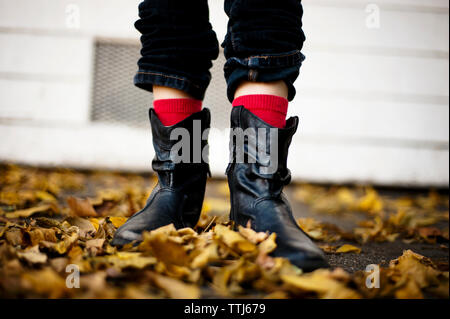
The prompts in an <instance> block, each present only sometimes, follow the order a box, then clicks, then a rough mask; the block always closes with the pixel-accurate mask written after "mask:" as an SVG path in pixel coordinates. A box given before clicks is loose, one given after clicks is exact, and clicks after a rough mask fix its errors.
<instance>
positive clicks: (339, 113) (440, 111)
mask: <svg viewBox="0 0 450 319" xmlns="http://www.w3.org/2000/svg"><path fill="white" fill-rule="evenodd" d="M290 112H291V114H292V115H299V116H300V121H301V129H300V130H301V132H302V133H301V134H302V135H303V134H304V135H307V136H318V137H321V138H323V139H326V138H330V139H336V138H339V139H342V140H345V139H365V138H366V139H376V140H385V141H389V140H397V141H400V140H405V143H406V141H410V142H412V141H418V142H424V143H430V147H431V146H432V145H433V143H435V142H437V143H448V142H449V107H448V106H445V105H433V104H415V103H394V102H371V101H368V100H365V101H364V100H351V99H338V98H329V97H327V98H323V97H322V98H311V97H305V96H304V95H302V94H299V96H298V97H297V98H296V100H295V102H294V104H293V105H292V106H291V108H290ZM419 144H420V143H419Z"/></svg>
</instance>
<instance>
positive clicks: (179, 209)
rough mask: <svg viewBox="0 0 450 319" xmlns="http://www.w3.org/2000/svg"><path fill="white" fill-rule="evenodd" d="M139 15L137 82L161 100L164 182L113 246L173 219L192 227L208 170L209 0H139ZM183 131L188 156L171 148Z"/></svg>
mask: <svg viewBox="0 0 450 319" xmlns="http://www.w3.org/2000/svg"><path fill="white" fill-rule="evenodd" d="M139 17H140V19H139V20H138V21H137V22H136V28H137V29H138V30H139V31H140V32H141V33H142V37H141V41H142V50H141V53H142V57H141V59H140V60H139V62H138V65H139V71H138V72H137V74H136V76H135V84H136V86H137V87H139V88H142V89H145V90H147V91H150V92H153V94H154V98H155V99H154V108H152V109H150V123H151V127H152V135H153V146H154V149H155V157H154V159H153V162H152V167H153V170H154V171H155V172H156V173H157V175H158V184H157V186H156V187H155V189H154V190H153V192H152V194H151V195H150V197H149V199H148V201H147V204H146V205H145V207H144V208H143V209H142V210H141V211H139V212H138V213H136V214H134V215H133V216H132V217H131V218H130V219H129V220H128V221H127V222H126V223H125V224H124V225H123V226H122V227H120V228H119V229H118V230H117V232H116V234H115V237H114V239H113V241H112V244H113V245H125V244H128V243H131V242H133V241H140V240H141V238H142V237H141V235H142V232H143V231H151V230H153V229H156V228H159V227H162V226H166V225H169V224H173V225H174V226H175V227H176V228H184V227H194V226H195V225H196V223H197V221H198V219H199V217H200V212H201V209H202V204H203V198H204V194H205V186H206V179H207V175H208V173H209V165H208V162H207V158H205V157H204V156H202V155H204V152H203V150H204V149H206V148H207V147H208V142H207V141H206V140H204V139H202V136H203V133H204V132H205V131H206V130H207V129H208V128H209V127H210V121H211V119H210V113H209V110H208V109H204V110H202V99H203V97H204V95H205V91H206V88H207V87H208V84H209V82H210V79H211V75H210V72H209V69H210V68H211V66H212V62H211V60H213V59H215V58H216V57H217V56H218V43H217V39H216V36H215V33H214V31H212V28H211V24H210V23H209V12H208V3H207V0H196V1H186V0H145V1H143V2H142V3H141V4H140V5H139ZM180 132H182V133H184V132H187V133H188V135H187V137H188V138H189V143H186V144H185V145H183V148H182V150H181V151H182V154H178V153H177V154H173V153H172V150H173V149H174V147H175V146H176V145H179V144H180V143H181V142H182V141H184V139H183V138H185V137H186V134H181V135H180ZM199 132H200V133H201V134H198V133H199ZM194 133H195V134H194ZM172 135H174V136H176V137H178V138H177V139H175V140H174V139H173V136H172ZM182 139H183V140H182ZM185 148H187V149H185ZM186 151H189V152H186ZM184 152H186V154H187V153H188V155H189V156H188V158H185V157H184V155H185V154H184ZM177 155H180V157H179V158H178V157H177Z"/></svg>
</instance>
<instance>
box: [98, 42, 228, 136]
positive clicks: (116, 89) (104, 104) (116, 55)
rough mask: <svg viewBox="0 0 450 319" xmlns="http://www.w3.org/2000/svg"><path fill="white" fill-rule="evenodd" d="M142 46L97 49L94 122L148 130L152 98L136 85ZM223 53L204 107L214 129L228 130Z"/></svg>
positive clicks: (111, 45)
mask: <svg viewBox="0 0 450 319" xmlns="http://www.w3.org/2000/svg"><path fill="white" fill-rule="evenodd" d="M139 51H140V45H139V44H136V43H116V42H111V41H99V42H97V43H96V46H95V73H94V86H93V94H92V96H93V100H92V121H93V122H102V123H108V124H117V125H127V126H133V127H140V128H147V127H148V108H149V107H150V106H151V105H152V101H153V96H152V94H149V93H148V92H146V91H144V90H141V89H138V88H136V87H135V86H134V85H133V77H134V75H135V72H136V69H137V65H136V62H137V60H138V59H139V57H140V53H139ZM224 63H225V58H224V56H223V53H221V54H220V56H219V59H217V60H216V61H214V66H213V68H212V69H211V73H212V76H213V79H212V81H211V85H210V87H209V88H208V92H207V95H206V98H205V102H204V106H205V107H208V108H209V109H211V112H212V126H213V127H215V128H220V129H223V128H226V127H228V126H229V115H230V111H231V107H230V104H229V102H228V100H227V98H226V82H225V80H224V78H223V65H224Z"/></svg>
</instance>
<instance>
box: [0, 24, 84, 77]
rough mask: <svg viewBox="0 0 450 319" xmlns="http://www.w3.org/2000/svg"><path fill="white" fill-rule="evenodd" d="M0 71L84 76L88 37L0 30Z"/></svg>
mask: <svg viewBox="0 0 450 319" xmlns="http://www.w3.org/2000/svg"><path fill="white" fill-rule="evenodd" d="M0 47H1V50H0V77H2V73H7V74H12V75H14V74H17V73H18V74H27V75H33V74H36V75H46V76H52V77H54V78H58V77H63V78H69V79H70V76H74V77H75V78H76V77H80V76H88V75H89V73H90V71H91V64H92V60H91V57H92V55H91V53H92V50H91V47H92V39H91V38H89V37H86V38H74V37H55V36H46V35H32V34H14V33H6V34H5V33H4V34H2V33H0Z"/></svg>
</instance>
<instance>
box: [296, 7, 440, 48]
mask: <svg viewBox="0 0 450 319" xmlns="http://www.w3.org/2000/svg"><path fill="white" fill-rule="evenodd" d="M364 8H365V5H362V6H361V8H346V7H343V8H334V7H314V6H311V7H308V6H307V5H305V15H304V21H303V22H304V31H305V33H306V36H307V42H306V46H308V45H309V44H311V45H317V44H326V45H330V46H333V45H338V46H347V47H350V49H351V48H352V47H355V46H356V47H369V48H371V47H380V48H399V49H409V50H413V52H410V53H409V54H414V50H428V51H444V52H447V53H448V47H449V30H448V24H449V16H448V14H437V13H429V12H401V11H389V10H383V11H381V13H380V28H379V29H369V28H367V26H366V19H367V16H368V14H367V13H366V12H365V10H364ZM400 53H401V51H400ZM403 54H404V53H403Z"/></svg>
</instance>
